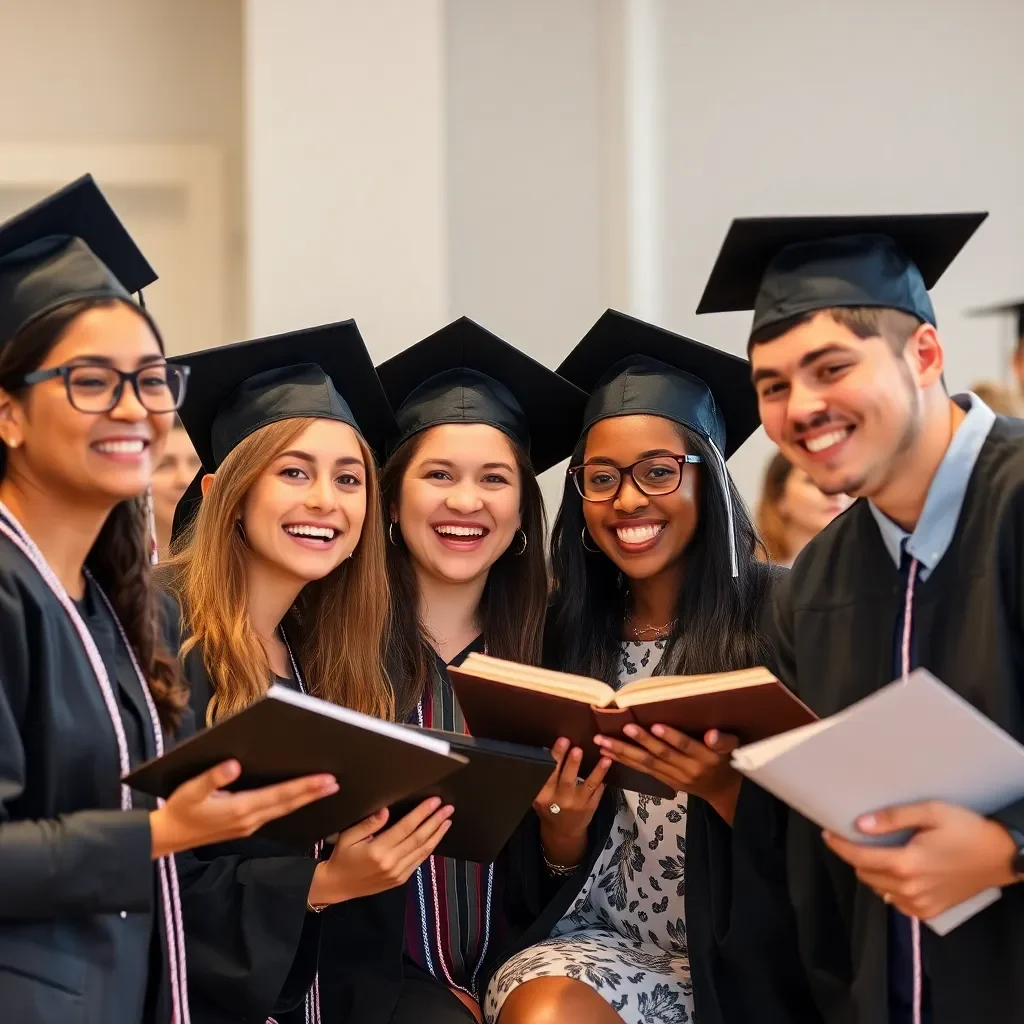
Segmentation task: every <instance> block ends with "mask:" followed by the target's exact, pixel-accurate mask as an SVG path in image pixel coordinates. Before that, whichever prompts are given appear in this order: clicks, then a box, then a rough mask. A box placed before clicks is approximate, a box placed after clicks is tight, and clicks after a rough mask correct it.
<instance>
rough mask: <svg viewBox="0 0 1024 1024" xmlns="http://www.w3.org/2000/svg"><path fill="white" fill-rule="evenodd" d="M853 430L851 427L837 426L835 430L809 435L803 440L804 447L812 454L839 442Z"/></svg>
mask: <svg viewBox="0 0 1024 1024" xmlns="http://www.w3.org/2000/svg"><path fill="white" fill-rule="evenodd" d="M852 431H853V427H839V428H838V429H837V430H830V431H829V432H828V433H827V434H819V435H818V436H817V437H809V438H808V439H807V440H806V441H804V447H805V448H806V449H807V450H808V451H809V452H812V453H813V454H817V453H818V452H823V451H825V449H827V448H831V447H832V446H833V445H836V444H839V442H840V441H845V440H846V439H847V437H849V436H850V433H851V432H852Z"/></svg>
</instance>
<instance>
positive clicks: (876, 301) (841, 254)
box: [697, 213, 988, 335]
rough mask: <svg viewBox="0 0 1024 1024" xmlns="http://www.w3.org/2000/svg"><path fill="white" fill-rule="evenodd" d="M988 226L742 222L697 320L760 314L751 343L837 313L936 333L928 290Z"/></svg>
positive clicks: (910, 221)
mask: <svg viewBox="0 0 1024 1024" xmlns="http://www.w3.org/2000/svg"><path fill="white" fill-rule="evenodd" d="M987 216H988V214H987V213H941V214H909V215H892V216H857V217H746V218H740V219H738V220H734V221H733V222H732V225H731V226H730V228H729V231H728V234H727V235H726V237H725V241H724V242H723V243H722V248H721V251H720V252H719V254H718V259H717V260H716V262H715V265H714V268H713V269H712V271H711V276H710V278H709V279H708V283H707V286H706V287H705V289H704V295H703V296H702V297H701V300H700V304H699V305H698V307H697V312H698V313H722V312H726V311H731V310H745V309H753V311H754V321H753V325H752V326H751V330H750V333H751V335H753V334H756V333H757V332H758V331H761V330H763V329H764V328H766V327H770V326H772V325H774V324H777V323H782V322H783V321H786V320H789V319H791V318H793V317H796V316H800V315H802V314H805V313H813V312H815V311H816V310H820V309H829V308H832V307H855V306H869V307H876V308H884V309H896V310H901V311H902V312H904V313H909V314H911V315H912V316H916V317H917V318H918V319H919V320H921V321H922V322H924V323H930V324H932V325H934V324H935V311H934V309H933V308H932V303H931V299H930V298H929V296H928V290H929V289H930V288H932V287H934V285H935V283H936V281H938V279H939V278H940V277H941V276H942V274H943V273H944V272H945V270H946V268H947V267H948V266H949V265H950V263H952V262H953V260H954V259H955V257H956V255H957V254H958V253H959V252H960V250H961V249H962V248H963V247H964V245H966V244H967V241H968V240H969V239H970V237H971V236H972V235H973V234H974V232H975V231H977V229H978V227H979V226H980V224H981V223H982V221H984V219H985V218H986V217H987Z"/></svg>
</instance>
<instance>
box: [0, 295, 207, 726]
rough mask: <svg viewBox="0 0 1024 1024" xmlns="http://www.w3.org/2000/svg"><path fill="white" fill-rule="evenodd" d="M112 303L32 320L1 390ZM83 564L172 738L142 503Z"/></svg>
mask: <svg viewBox="0 0 1024 1024" xmlns="http://www.w3.org/2000/svg"><path fill="white" fill-rule="evenodd" d="M115 301H116V300H110V299H81V300H78V301H76V302H69V303H67V304H66V305H63V306H60V307H58V308H57V309H55V310H53V311H52V312H50V313H47V314H45V315H43V316H41V317H39V318H38V319H37V320H34V321H33V322H32V323H31V324H29V325H28V327H26V328H25V329H24V330H22V331H21V332H20V333H19V334H18V335H16V336H15V337H14V338H13V339H12V340H11V341H10V342H9V343H8V344H7V345H5V346H4V347H3V348H2V349H0V388H3V390H4V391H6V392H7V393H8V394H10V395H14V396H18V395H20V394H21V393H23V392H24V390H25V388H24V385H23V384H22V383H21V382H22V379H23V378H24V376H25V374H27V373H31V372H32V371H33V370H36V369H38V368H39V366H40V364H41V363H42V362H43V360H44V359H46V357H47V355H48V354H49V352H50V350H51V349H52V348H53V347H54V345H56V344H57V342H59V341H60V339H61V337H62V336H63V334H64V332H65V331H66V330H67V329H68V327H69V326H70V324H71V322H72V321H73V320H74V319H75V318H76V317H78V316H81V315H82V314H83V313H85V312H86V311H87V310H90V309H96V308H98V307H101V306H110V305H113V303H114V302H115ZM157 340H158V341H159V336H157ZM161 347H162V345H161ZM6 469H7V458H6V448H5V447H4V445H3V444H2V443H0V480H2V479H3V477H4V474H5V472H6ZM85 564H86V566H87V568H88V569H89V571H90V572H91V573H92V575H93V577H94V578H95V580H96V582H97V583H98V584H99V585H100V586H101V587H102V588H103V592H104V593H105V594H106V595H107V597H108V598H109V599H110V603H111V604H112V605H113V606H114V611H115V612H116V613H117V617H118V619H119V620H120V622H121V626H122V627H123V629H124V632H125V636H127V638H128V642H129V644H130V645H131V648H132V650H133V651H134V652H135V657H136V658H137V659H138V662H139V667H140V668H141V669H142V672H143V674H144V675H145V677H146V679H147V680H148V681H149V688H150V692H151V693H152V695H153V701H154V703H155V704H156V707H157V711H158V713H159V715H160V722H161V724H162V725H163V727H164V728H165V729H166V730H167V731H168V732H170V733H174V732H175V731H176V730H177V727H178V725H179V723H180V719H181V713H182V711H183V710H184V709H185V707H186V706H187V705H188V691H187V689H186V688H185V687H184V685H183V684H182V682H181V678H180V675H179V672H178V667H177V660H176V659H175V658H174V657H173V656H172V655H171V654H170V653H169V652H168V651H167V649H166V647H165V645H164V642H163V637H162V635H161V630H160V611H159V608H158V605H157V591H156V589H155V587H154V586H153V582H152V576H151V566H150V546H149V536H148V530H147V526H146V514H145V503H144V499H143V498H142V497H139V498H131V499H129V500H127V501H122V502H120V503H119V504H117V505H115V506H114V508H113V509H112V511H111V512H110V515H108V516H107V519H106V522H104V524H103V527H102V529H101V530H100V533H99V536H98V537H97V538H96V542H95V544H93V546H92V549H91V550H90V551H89V554H88V556H87V557H86V560H85Z"/></svg>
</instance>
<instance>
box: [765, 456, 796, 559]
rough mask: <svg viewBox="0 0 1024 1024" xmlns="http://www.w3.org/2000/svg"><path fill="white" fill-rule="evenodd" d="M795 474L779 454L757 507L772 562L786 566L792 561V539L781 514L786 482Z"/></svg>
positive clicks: (773, 463) (772, 461) (766, 477)
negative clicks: (790, 544)
mask: <svg viewBox="0 0 1024 1024" xmlns="http://www.w3.org/2000/svg"><path fill="white" fill-rule="evenodd" d="M792 472H793V466H792V464H791V463H790V461H789V459H787V458H786V456H785V455H783V454H782V452H777V453H776V454H775V457H774V458H773V459H772V460H771V462H769V463H768V468H767V469H766V470H765V474H764V486H763V488H762V490H761V503H760V504H759V505H758V507H757V530H758V532H759V533H760V534H761V540H763V541H764V546H765V550H766V551H767V554H768V560H769V561H770V562H777V563H780V564H785V563H786V562H788V561H789V558H790V556H791V552H790V550H789V539H788V533H787V530H786V523H785V521H784V520H783V518H782V513H781V512H780V511H779V505H780V504H781V502H782V495H783V493H784V492H785V490H786V481H787V480H788V479H789V474H790V473H792Z"/></svg>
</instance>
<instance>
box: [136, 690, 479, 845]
mask: <svg viewBox="0 0 1024 1024" xmlns="http://www.w3.org/2000/svg"><path fill="white" fill-rule="evenodd" d="M453 738H454V737H453ZM447 739H448V737H447V734H444V735H443V736H439V735H437V734H434V735H431V734H428V733H427V732H426V731H424V730H416V729H409V728H408V727H406V726H403V725H397V724H395V723H393V722H384V721H381V720H380V719H378V718H373V717H371V716H369V715H363V714H360V713H359V712H358V711H351V710H349V709H348V708H342V707H339V706H338V705H336V704H331V703H329V702H327V701H323V700H318V699H317V698H316V697H310V696H308V695H307V694H301V693H295V692H294V691H293V690H289V689H288V688H287V687H284V686H280V685H275V686H272V687H271V688H270V689H269V690H268V691H267V694H266V696H265V697H264V698H263V699H262V700H259V701H257V702H256V703H255V704H251V705H250V706H249V707H247V708H245V709H244V710H243V711H240V712H238V714H236V715H232V716H231V717H230V718H226V719H224V720H223V721H221V722H218V723H217V724H216V725H214V726H212V727H211V728H209V729H204V730H203V731H202V732H200V733H198V734H197V735H195V736H192V737H190V738H189V739H187V740H185V741H184V742H183V743H181V744H179V745H178V746H176V747H174V748H173V749H172V750H170V751H169V752H168V753H166V754H164V756H163V757H160V758H156V759H154V760H152V761H148V762H147V763H146V764H144V765H141V766H140V767H138V768H137V769H136V770H135V771H133V772H132V773H131V774H129V775H127V776H126V777H125V779H124V781H125V782H126V783H127V784H128V785H129V786H131V787H132V788H133V789H137V790H139V791H140V792H143V793H148V794H150V795H151V796H159V797H165V798H166V797H168V796H170V795H171V793H173V792H174V790H175V789H177V787H178V786H180V785H181V784H182V783H183V782H187V781H188V780H189V779H191V778H194V777H195V776H196V775H199V774H200V773H202V772H204V771H206V770H207V769H208V768H212V767H213V766H214V765H217V764H220V763H221V762H222V761H226V760H228V759H229V758H235V759H236V760H237V761H238V762H239V763H240V764H241V766H242V775H241V776H240V778H238V779H237V780H236V781H235V782H234V783H233V784H232V785H231V786H230V787H229V788H230V789H231V790H234V791H238V790H245V789H256V788H259V787H260V786H266V785H269V784H271V783H275V782H283V781H285V780H287V779H294V778H298V777H300V776H303V775H314V774H319V773H321V772H326V773H329V774H331V775H334V776H335V778H337V780H338V785H339V787H340V788H339V789H338V792H337V793H334V794H332V795H331V796H328V797H324V798H323V799H321V800H317V801H315V802H314V803H311V804H307V805H306V806H305V807H300V808H299V810H297V811H293V812H292V813H291V814H288V815H285V816H284V817H283V818H278V819H276V820H275V821H269V822H267V824H265V825H264V826H263V827H262V828H261V829H260V830H259V831H258V832H257V833H256V834H257V835H260V836H263V837H264V838H267V839H273V840H276V841H277V842H280V843H285V844H287V845H288V846H293V847H295V848H296V849H299V850H307V849H309V848H310V847H311V846H312V845H313V844H314V843H316V842H317V841H318V840H320V839H323V838H324V837H326V836H329V835H332V834H334V833H336V832H341V831H344V830H345V829H347V828H349V827H350V826H351V825H354V824H356V822H359V821H362V820H363V818H365V817H367V816H368V815H370V814H373V813H374V812H375V811H378V810H380V808H382V807H388V806H390V805H393V804H395V803H397V802H398V801H401V800H404V799H405V798H407V797H409V796H410V795H411V794H413V793H419V792H421V791H425V789H424V787H431V786H436V785H437V784H438V783H440V782H441V780H443V779H444V778H446V777H447V776H449V775H451V774H453V773H455V772H459V771H460V770H461V769H462V768H464V767H465V765H466V764H467V763H468V758H467V757H466V756H464V755H463V754H462V753H461V752H458V751H456V750H454V748H453V747H452V746H451V745H450V744H449V743H448V742H447ZM392 820H393V819H392Z"/></svg>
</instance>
